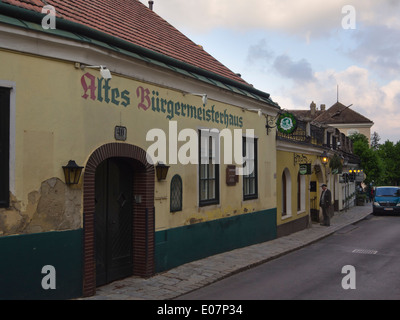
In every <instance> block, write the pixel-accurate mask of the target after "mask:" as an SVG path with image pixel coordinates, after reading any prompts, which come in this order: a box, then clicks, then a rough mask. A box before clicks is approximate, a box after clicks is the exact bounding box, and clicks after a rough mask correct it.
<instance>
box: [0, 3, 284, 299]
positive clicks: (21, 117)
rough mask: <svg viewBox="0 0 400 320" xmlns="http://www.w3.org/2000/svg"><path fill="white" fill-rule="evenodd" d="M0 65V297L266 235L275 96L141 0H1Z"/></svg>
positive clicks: (152, 269) (269, 234)
mask: <svg viewBox="0 0 400 320" xmlns="http://www.w3.org/2000/svg"><path fill="white" fill-rule="evenodd" d="M45 5H52V6H54V7H55V9H56V12H57V19H56V21H55V22H56V29H48V30H47V29H43V28H42V27H41V23H42V19H43V18H44V16H45V14H42V13H41V11H42V7H44V6H45ZM90 66H95V67H96V66H97V68H90ZM99 66H107V68H104V67H101V72H99V70H100V67H99ZM108 70H109V71H110V72H111V75H112V78H111V79H110V78H109V76H110V75H109V74H107V71H108ZM0 71H1V72H0V104H1V105H0V107H1V108H0V112H1V117H0V122H1V130H0V139H1V140H0V147H1V148H0V163H1V165H2V166H1V171H0V181H1V185H0V187H1V189H0V197H1V198H0V257H1V264H0V274H1V275H2V276H1V277H0V298H1V299H21V298H27V299H30V298H35V299H39V298H59V299H65V298H73V297H79V296H82V295H84V296H89V295H93V294H94V293H95V292H96V287H97V286H99V285H101V284H104V283H108V282H111V281H113V280H115V279H119V278H123V277H127V276H131V275H135V276H141V277H150V276H152V275H154V274H155V273H156V272H160V271H163V270H167V269H169V268H173V267H175V266H178V265H181V264H183V263H186V262H189V261H193V260H196V259H200V258H203V257H206V256H209V255H212V254H216V253H219V252H223V251H227V250H232V249H235V248H238V247H243V246H247V245H251V244H254V243H258V242H263V241H267V240H270V239H274V238H276V234H277V231H276V221H277V215H276V207H277V204H276V181H275V179H274V176H275V175H276V166H277V165H276V160H277V156H276V139H275V138H276V135H275V132H272V133H269V134H268V132H266V129H265V123H266V122H265V121H266V119H265V117H275V116H276V115H277V113H278V111H279V110H280V108H279V106H278V105H277V104H276V103H274V102H273V101H272V100H271V98H270V97H269V94H267V93H265V92H262V91H259V90H257V89H255V88H253V87H252V86H251V85H249V84H248V83H246V82H245V81H244V80H243V79H242V78H241V77H240V76H238V75H237V74H236V73H234V72H232V71H231V70H229V69H228V68H226V67H225V66H224V65H222V64H221V63H220V62H218V61H217V60H215V59H214V58H213V57H212V56H210V55H209V54H207V53H206V52H205V51H204V50H203V49H202V48H201V47H200V46H198V45H196V44H195V43H193V42H192V41H190V40H189V39H187V38H186V37H185V36H184V35H182V34H181V33H180V32H179V31H177V30H176V29H175V28H173V27H172V26H171V25H169V24H168V23H167V22H166V21H164V20H163V19H162V18H160V17H159V16H158V15H157V14H156V13H155V12H154V11H152V10H150V9H149V8H147V7H146V6H144V5H143V4H141V3H140V2H139V1H137V0H126V1H124V6H123V7H122V6H116V5H115V4H114V1H112V0H98V1H61V0H46V1H39V0H30V1H28V0H24V1H22V0H21V1H19V0H3V1H2V2H0ZM199 95H200V96H199ZM212 129H215V130H212ZM247 129H251V130H254V139H246V138H249V137H250V135H251V132H250V131H249V132H247ZM235 130H236V131H235ZM200 132H206V133H207V134H209V136H210V137H207V139H206V141H209V142H210V143H209V145H208V146H210V148H211V146H213V150H214V151H216V153H212V152H209V153H208V152H207V151H208V150H209V148H208V146H207V144H203V142H204V141H203V140H201V141H200V139H199V138H198V137H199V134H200ZM235 132H236V133H237V134H236V133H235ZM164 134H165V135H164ZM220 138H223V139H220ZM238 141H240V142H243V143H244V145H245V146H246V147H251V146H254V148H243V150H242V149H240V150H239V154H240V155H243V156H245V159H247V162H246V166H247V165H250V166H254V168H255V170H253V171H252V172H251V173H249V174H246V173H244V174H243V175H238V172H237V169H241V165H238V164H237V161H236V162H235V161H233V163H232V161H230V160H229V158H230V157H232V154H233V152H232V149H235V147H236V146H237V145H238V144H237V142H238ZM199 142H200V143H199ZM216 142H219V143H216ZM193 146H194V147H193ZM150 150H151V151H152V152H151V153H150ZM250 150H254V157H250V156H251V154H250V153H251V152H250ZM233 151H234V150H233ZM244 151H245V152H244ZM236 153H237V152H236ZM164 155H165V157H164ZM218 155H220V161H219V162H218V161H214V160H216V157H217V156H218ZM149 156H150V157H149ZM235 159H236V158H235ZM249 159H252V160H251V161H250V160H249ZM69 160H74V161H75V162H76V163H77V164H78V166H82V167H83V172H82V177H81V178H80V180H79V181H78V183H77V184H71V185H69V184H67V183H66V178H65V176H64V172H63V167H65V166H67V163H69ZM203 160H209V162H208V164H201V165H200V164H199V163H203ZM236 160H237V159H236ZM240 160H241V159H240ZM213 161H214V162H213ZM159 162H164V163H166V164H167V165H168V166H170V168H169V171H168V174H167V177H166V179H165V180H158V178H157V177H156V171H157V170H158V169H157V167H158V166H157V164H158V163H159ZM184 162H187V163H188V164H183V163H184ZM231 163H232V164H233V165H231ZM160 168H161V167H160ZM279 174H281V173H278V175H279ZM52 268H54V270H53V269H52ZM52 272H53V273H52ZM54 272H55V273H54ZM53 275H56V278H55V279H52V278H51V277H52V276H53ZM53 280H55V281H56V289H52V288H47V287H46V285H45V286H44V287H43V286H42V283H43V281H44V282H45V283H46V282H47V281H48V282H49V283H51V281H53ZM45 287H46V288H45Z"/></svg>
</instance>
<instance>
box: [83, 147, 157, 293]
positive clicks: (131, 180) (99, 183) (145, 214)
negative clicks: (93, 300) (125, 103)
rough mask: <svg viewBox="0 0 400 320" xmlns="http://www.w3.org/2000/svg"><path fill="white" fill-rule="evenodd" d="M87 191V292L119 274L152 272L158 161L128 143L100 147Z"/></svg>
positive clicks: (92, 162) (91, 159) (89, 165)
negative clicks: (156, 166)
mask: <svg viewBox="0 0 400 320" xmlns="http://www.w3.org/2000/svg"><path fill="white" fill-rule="evenodd" d="M83 193H84V194H83V210H84V211H83V221H84V226H83V229H84V250H83V251H84V252H83V255H84V273H83V295H84V296H91V295H94V294H95V292H96V286H97V285H101V284H104V283H107V282H109V281H113V280H114V279H118V278H121V277H125V276H129V275H137V276H142V277H149V276H151V275H153V274H154V266H155V262H154V230H155V226H154V223H155V212H154V166H153V165H151V164H149V163H148V162H147V160H146V152H145V151H144V150H143V149H141V148H139V147H136V146H133V145H129V144H124V143H110V144H106V145H103V146H101V147H100V148H98V149H97V150H95V151H94V152H93V153H92V155H91V156H90V157H89V160H88V162H87V164H86V167H85V172H84V178H83ZM121 215H122V216H123V217H122V216H121Z"/></svg>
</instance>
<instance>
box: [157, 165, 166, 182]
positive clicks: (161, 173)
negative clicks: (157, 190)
mask: <svg viewBox="0 0 400 320" xmlns="http://www.w3.org/2000/svg"><path fill="white" fill-rule="evenodd" d="M168 169H169V166H167V165H165V164H164V163H162V162H159V163H157V165H156V174H157V180H158V181H160V180H165V179H166V178H167V173H168Z"/></svg>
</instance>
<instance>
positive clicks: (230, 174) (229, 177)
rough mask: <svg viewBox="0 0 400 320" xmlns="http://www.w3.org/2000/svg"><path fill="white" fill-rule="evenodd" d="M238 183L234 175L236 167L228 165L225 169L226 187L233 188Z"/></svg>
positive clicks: (237, 178) (237, 177)
mask: <svg viewBox="0 0 400 320" xmlns="http://www.w3.org/2000/svg"><path fill="white" fill-rule="evenodd" d="M238 182H239V176H238V175H237V174H236V166H234V165H229V166H227V167H226V185H228V186H235V185H236V183H238Z"/></svg>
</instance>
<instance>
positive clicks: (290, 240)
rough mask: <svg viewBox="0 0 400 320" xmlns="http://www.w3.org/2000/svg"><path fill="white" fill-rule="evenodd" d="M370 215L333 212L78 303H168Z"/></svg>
mask: <svg viewBox="0 0 400 320" xmlns="http://www.w3.org/2000/svg"><path fill="white" fill-rule="evenodd" d="M371 213H372V206H371V204H367V205H365V206H356V207H353V208H350V209H349V210H347V211H343V212H335V216H334V217H333V218H332V219H331V226H330V227H324V226H320V225H319V224H312V226H311V227H310V228H308V229H305V230H302V231H299V232H296V233H293V234H291V235H289V236H286V237H281V238H278V239H275V240H271V241H268V242H264V243H261V244H256V245H252V246H249V247H245V248H241V249H236V250H233V251H229V252H225V253H221V254H217V255H215V256H211V257H208V258H205V259H202V260H198V261H194V262H191V263H187V264H184V265H182V266H179V267H177V268H174V269H172V270H169V271H166V272H163V273H160V274H158V275H155V276H154V277H152V278H150V279H142V278H138V277H130V278H126V279H123V280H119V281H115V282H113V283H111V284H108V285H106V286H103V287H100V288H97V292H96V295H95V296H93V297H89V298H82V299H80V300H168V299H173V298H176V297H178V296H180V295H182V294H185V293H188V292H190V291H193V290H195V289H198V288H201V287H204V286H206V285H208V284H211V283H213V282H215V281H218V280H221V279H223V278H226V277H228V276H230V275H232V274H235V273H238V272H241V271H243V270H246V269H248V268H251V267H254V266H257V265H259V264H261V263H264V262H267V261H269V260H271V259H275V258H277V257H279V256H282V255H284V254H287V253H289V252H291V251H294V250H297V249H300V248H302V247H304V246H307V245H309V244H311V243H313V242H315V241H317V240H319V239H322V238H324V237H327V236H329V235H331V234H332V233H334V232H336V231H337V230H339V229H341V228H343V227H346V226H348V225H350V224H353V223H355V222H358V221H360V220H362V219H364V218H365V217H367V216H368V215H369V214H371Z"/></svg>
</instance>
